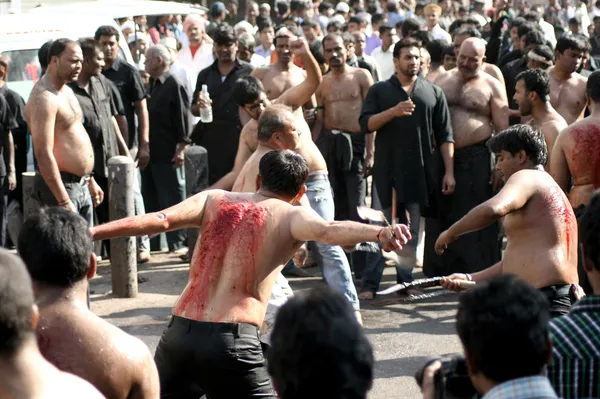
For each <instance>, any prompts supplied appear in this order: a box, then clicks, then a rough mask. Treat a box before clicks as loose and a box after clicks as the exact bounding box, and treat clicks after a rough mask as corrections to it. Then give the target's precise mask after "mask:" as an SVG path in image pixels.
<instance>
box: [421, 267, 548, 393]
mask: <svg viewBox="0 0 600 399" xmlns="http://www.w3.org/2000/svg"><path fill="white" fill-rule="evenodd" d="M549 321H550V312H549V305H548V301H547V300H546V298H545V296H544V295H543V294H542V293H540V292H539V291H538V290H537V289H535V287H533V286H531V285H530V284H528V283H526V282H524V281H522V280H520V279H518V278H516V277H515V276H508V275H505V276H497V277H494V278H492V279H491V280H489V281H488V282H486V283H481V284H478V285H477V286H476V287H475V288H473V289H471V290H469V291H467V292H465V293H464V294H462V295H461V296H460V299H459V305H458V313H457V315H456V330H457V332H458V336H459V338H460V341H461V343H462V345H463V348H464V358H463V357H455V358H453V359H441V360H435V361H433V362H431V361H430V362H429V363H428V364H426V365H425V367H424V369H423V370H421V371H420V372H419V373H418V374H417V382H419V380H421V387H422V390H423V399H434V398H436V399H437V398H472V397H473V395H474V394H475V391H477V392H478V393H479V394H481V395H482V397H483V399H509V398H510V399H533V398H535V399H546V398H548V399H550V398H558V396H557V395H556V393H555V392H554V390H553V389H552V386H551V384H550V381H549V380H548V378H547V377H545V376H544V371H545V366H546V365H547V364H548V363H549V362H550V358H551V354H552V349H551V345H550V337H549V327H548V322H549ZM419 377H421V378H419Z"/></svg>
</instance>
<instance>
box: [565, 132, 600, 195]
mask: <svg viewBox="0 0 600 399" xmlns="http://www.w3.org/2000/svg"><path fill="white" fill-rule="evenodd" d="M573 140H574V141H575V147H574V148H573V155H572V157H571V165H572V169H573V170H572V171H571V172H572V174H573V176H574V177H575V178H576V179H581V177H585V176H589V177H590V181H589V183H590V184H592V185H593V186H594V188H599V187H600V129H599V128H597V127H594V126H586V127H585V128H582V129H574V130H573Z"/></svg>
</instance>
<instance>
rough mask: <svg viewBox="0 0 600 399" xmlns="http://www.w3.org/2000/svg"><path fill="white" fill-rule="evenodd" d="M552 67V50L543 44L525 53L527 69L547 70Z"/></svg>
mask: <svg viewBox="0 0 600 399" xmlns="http://www.w3.org/2000/svg"><path fill="white" fill-rule="evenodd" d="M552 65H554V54H552V49H551V48H550V47H548V46H546V45H545V44H542V45H541V46H537V47H535V48H534V49H533V50H531V51H530V52H529V53H527V69H535V68H540V69H543V70H546V69H548V68H549V67H551V66H552Z"/></svg>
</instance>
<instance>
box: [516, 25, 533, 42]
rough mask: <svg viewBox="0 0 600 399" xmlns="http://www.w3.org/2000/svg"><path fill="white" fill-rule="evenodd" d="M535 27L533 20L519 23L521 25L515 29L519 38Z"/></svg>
mask: <svg viewBox="0 0 600 399" xmlns="http://www.w3.org/2000/svg"><path fill="white" fill-rule="evenodd" d="M536 29H537V26H536V25H535V24H534V23H533V22H525V23H523V24H521V26H519V29H517V36H519V39H520V38H522V37H523V36H525V35H526V34H528V33H529V32H531V31H532V30H536Z"/></svg>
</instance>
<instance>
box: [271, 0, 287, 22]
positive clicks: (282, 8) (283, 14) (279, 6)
mask: <svg viewBox="0 0 600 399" xmlns="http://www.w3.org/2000/svg"><path fill="white" fill-rule="evenodd" d="M275 12H276V17H275V26H279V25H283V21H285V19H286V18H287V17H288V16H289V15H290V3H288V2H287V0H277V1H276V2H275Z"/></svg>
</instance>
